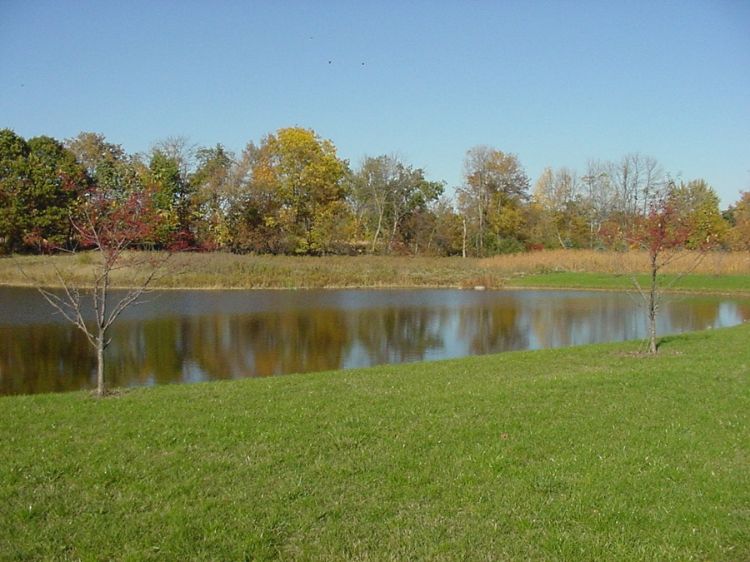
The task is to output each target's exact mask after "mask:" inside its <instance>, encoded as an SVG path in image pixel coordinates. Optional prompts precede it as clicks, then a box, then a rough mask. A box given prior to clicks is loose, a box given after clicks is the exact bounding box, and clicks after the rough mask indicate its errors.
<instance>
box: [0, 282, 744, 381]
mask: <svg viewBox="0 0 750 562" xmlns="http://www.w3.org/2000/svg"><path fill="white" fill-rule="evenodd" d="M637 299H638V298H637V297H635V296H633V295H629V294H624V293H608V292H586V291H482V292H478V291H458V290H382V291H373V290H324V291H323V290H320V291H318V290H300V291H165V292H156V293H152V294H150V295H149V296H148V302H147V303H145V304H142V305H140V306H137V307H131V308H130V309H128V310H127V311H126V312H125V313H124V314H123V315H122V316H121V317H120V319H119V320H118V322H117V323H115V325H114V327H113V329H112V331H111V336H112V344H111V346H110V347H109V349H108V350H107V361H108V363H107V373H106V375H107V377H108V381H109V384H110V385H112V386H135V385H152V384H166V383H177V382H180V383H185V382H197V381H207V380H219V379H234V378H241V377H254V376H269V375H278V374H284V373H294V372H309V371H320V370H327V369H342V368H350V367H359V366H366V365H376V364H381V363H401V362H407V361H421V360H430V359H442V358H448V357H461V356H465V355H475V354H483V353H495V352H500V351H508V350H515V349H540V348H545V347H560V346H568V345H577V344H585V343H593V342H605V341H619V340H626V339H637V338H643V337H644V334H645V323H646V320H645V312H644V310H643V307H642V306H641V305H640V303H639V301H638V300H637ZM747 320H750V302H748V301H747V300H744V301H741V300H735V299H730V298H720V297H690V298H687V297H675V298H672V299H671V300H670V301H669V302H668V303H666V304H665V306H664V308H663V310H662V311H661V314H660V319H659V327H658V329H659V333H660V334H665V333H675V332H683V331H687V330H697V329H704V328H708V327H713V328H718V327H722V326H730V325H734V324H738V323H741V322H744V321H747ZM95 368H96V365H95V356H94V353H93V352H92V349H91V348H90V346H89V344H88V343H87V341H86V339H85V336H84V335H83V334H82V333H80V332H79V331H78V330H77V329H76V328H74V327H72V326H70V325H68V324H66V323H65V321H64V320H63V319H61V318H60V317H59V315H56V314H53V313H52V309H51V308H50V307H49V305H48V304H47V303H46V302H44V301H43V300H42V298H41V297H40V296H39V295H38V293H36V292H35V291H34V290H31V289H18V288H3V287H0V394H27V393H38V392H59V391H67V390H76V389H83V388H92V387H93V386H94V373H95Z"/></svg>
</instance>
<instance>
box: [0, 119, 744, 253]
mask: <svg viewBox="0 0 750 562" xmlns="http://www.w3.org/2000/svg"><path fill="white" fill-rule="evenodd" d="M463 166H464V168H463V182H462V185H460V186H456V189H455V194H454V195H453V196H449V195H448V194H447V193H446V185H445V183H444V182H436V181H430V180H428V179H427V178H426V173H425V170H424V169H423V168H419V167H416V166H414V165H412V164H410V163H408V162H406V161H404V159H403V158H400V157H398V156H395V155H380V156H372V157H366V158H364V159H363V161H362V162H361V163H360V164H359V165H358V166H356V167H352V166H351V165H350V163H349V162H347V161H346V160H344V159H342V158H340V157H339V156H338V154H337V150H336V147H335V146H334V144H333V143H332V142H331V141H330V140H327V139H323V138H321V137H320V136H319V135H318V134H317V133H316V132H315V131H313V130H311V129H305V128H298V127H292V128H283V129H279V130H278V131H276V132H273V133H270V134H268V135H266V136H265V137H264V138H262V140H261V141H260V143H259V144H255V143H254V142H250V143H249V144H248V145H247V146H246V147H245V149H244V150H243V151H242V152H241V153H239V154H234V153H232V152H231V151H229V150H227V149H226V148H225V147H224V146H222V145H221V144H217V145H216V146H213V147H195V146H192V145H190V144H189V143H188V142H187V141H186V140H184V139H181V138H171V139H167V140H165V141H162V142H159V143H157V144H156V145H155V146H154V147H153V148H152V149H151V150H150V151H149V152H148V153H146V154H128V153H127V152H126V151H125V150H123V148H122V147H121V146H120V145H117V144H114V143H111V142H109V141H108V140H107V139H106V138H105V137H104V136H103V135H100V134H97V133H90V132H83V133H80V134H79V135H78V136H76V137H75V138H72V139H67V140H64V141H59V140H57V139H54V138H52V137H49V136H39V137H34V138H31V139H28V140H26V139H24V138H23V137H21V136H20V135H18V134H16V133H15V132H13V131H12V130H10V129H3V130H0V252H2V253H6V254H8V253H14V252H27V253H44V252H51V251H57V250H60V249H65V250H74V249H76V248H86V247H89V246H90V245H91V244H92V241H91V240H90V237H88V236H86V235H85V234H86V233H84V232H82V230H81V229H80V228H76V224H81V222H80V221H78V222H77V221H76V220H75V218H76V217H80V216H81V213H83V212H91V209H92V208H102V204H105V203H106V204H107V205H108V206H110V207H111V208H120V209H123V210H125V211H127V212H126V213H124V214H122V217H123V218H122V221H125V216H126V215H127V221H126V222H127V225H128V228H129V229H130V231H129V232H130V235H131V236H135V237H136V242H137V244H136V245H137V246H139V247H143V248H156V249H159V248H167V247H175V246H177V247H180V248H182V249H193V250H204V251H210V250H228V251H231V252H237V253H270V254H299V255H323V254H360V253H371V254H401V255H403V254H413V255H463V256H480V257H481V256H490V255H495V254H500V253H509V252H519V251H526V250H533V249H543V248H602V249H626V248H627V247H632V246H633V245H634V244H635V240H636V239H635V238H634V235H633V233H634V232H636V231H637V229H638V228H641V229H642V228H643V225H644V224H646V223H647V222H648V218H649V216H654V214H653V213H654V210H655V209H657V208H660V209H662V210H663V209H665V208H668V209H669V213H668V214H669V216H670V217H679V220H678V222H679V225H680V228H681V229H682V230H681V232H683V233H686V235H685V236H683V237H682V238H681V239H682V240H683V245H684V246H685V247H688V248H690V247H694V248H701V247H705V246H706V242H707V241H709V240H710V241H711V242H712V244H711V245H712V247H716V246H720V247H723V248H727V249H737V250H750V192H746V193H741V194H740V198H739V200H738V201H737V202H736V203H735V204H734V205H732V206H731V207H730V208H729V209H726V210H724V212H721V210H720V209H719V198H718V196H717V195H716V192H715V191H714V190H713V188H712V187H711V186H710V185H709V184H708V183H707V182H706V181H704V180H703V179H694V180H688V181H682V180H677V179H675V178H672V177H670V176H669V175H668V174H667V173H666V172H665V171H664V170H663V169H662V168H661V167H660V165H659V163H658V162H657V161H656V160H655V159H653V158H650V157H647V156H643V155H640V154H630V155H626V156H624V157H623V158H621V159H620V160H619V161H615V162H609V161H594V160H592V161H590V162H589V163H588V164H587V166H586V168H585V169H584V170H582V171H580V172H577V171H575V170H571V169H568V168H559V169H552V168H547V169H545V170H544V171H543V173H542V174H541V175H540V177H539V178H537V179H536V181H535V182H534V184H533V185H532V183H531V181H530V179H529V177H528V175H527V173H526V171H525V170H524V168H523V166H522V164H521V162H520V160H519V158H518V156H517V155H515V154H512V153H508V152H503V151H501V150H498V149H496V148H493V147H489V146H476V147H473V148H471V149H469V150H468V151H467V153H466V156H465V159H464V162H463ZM92 202H95V203H96V205H94V206H93V207H92V205H91V203H92ZM97 206H98V207H97ZM662 214H663V213H662ZM111 216H112V217H114V218H115V219H117V217H118V216H119V215H117V214H116V213H115V214H114V215H111ZM134 217H136V220H135V223H140V224H138V225H137V226H139V227H140V228H138V229H136V230H134ZM111 224H116V220H115V222H114V223H111Z"/></svg>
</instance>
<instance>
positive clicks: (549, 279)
mask: <svg viewBox="0 0 750 562" xmlns="http://www.w3.org/2000/svg"><path fill="white" fill-rule="evenodd" d="M634 279H635V280H637V281H638V283H639V284H640V285H641V287H643V288H644V289H645V288H648V287H649V283H650V279H649V276H648V275H646V274H642V273H638V274H634V275H613V274H610V273H588V272H553V273H532V274H530V275H523V276H516V277H513V278H512V279H510V280H508V282H507V284H506V286H508V287H535V288H571V289H572V288H575V289H606V290H613V291H633V290H636V289H635V288H636V286H635V284H634V282H633V280H634ZM659 283H660V286H661V287H663V288H666V289H668V290H674V291H682V292H695V293H726V294H739V295H747V294H750V275H705V274H690V275H685V276H681V275H678V274H666V275H660V276H659Z"/></svg>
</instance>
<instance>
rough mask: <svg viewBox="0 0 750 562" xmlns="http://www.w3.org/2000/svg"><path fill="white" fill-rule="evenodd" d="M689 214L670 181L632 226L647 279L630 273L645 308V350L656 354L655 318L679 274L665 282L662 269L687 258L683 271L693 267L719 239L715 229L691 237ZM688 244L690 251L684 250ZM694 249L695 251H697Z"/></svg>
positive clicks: (632, 237) (632, 239)
mask: <svg viewBox="0 0 750 562" xmlns="http://www.w3.org/2000/svg"><path fill="white" fill-rule="evenodd" d="M691 219H692V217H691V215H690V214H689V213H686V212H685V211H684V209H682V210H681V209H680V198H679V191H678V189H677V188H676V187H675V186H674V185H672V186H671V187H670V188H669V190H668V192H667V194H666V195H665V196H663V197H662V198H661V199H658V200H655V201H653V202H652V203H651V207H650V210H649V212H648V214H647V215H646V216H645V217H642V218H641V219H640V220H638V221H637V222H636V224H635V226H634V228H633V230H632V233H633V234H632V236H631V242H632V243H633V244H635V245H637V246H638V247H640V248H643V249H645V250H646V251H647V253H648V260H649V283H648V286H646V287H643V286H642V285H641V284H640V283H639V282H638V279H637V278H636V277H635V276H633V278H632V279H633V283H634V284H635V286H636V289H637V290H638V293H639V294H640V295H641V297H642V298H643V300H644V303H645V305H646V308H647V312H648V330H647V331H648V351H649V353H650V354H656V352H657V350H658V345H657V339H656V319H657V315H658V312H659V309H660V307H661V303H662V301H663V297H664V291H665V290H668V289H669V288H671V287H672V286H674V284H675V283H676V282H677V281H678V280H679V279H680V277H681V276H682V275H684V273H683V274H682V275H677V276H675V277H674V278H673V279H672V281H670V282H669V283H666V284H665V283H664V282H663V280H662V277H661V273H662V271H663V270H664V268H666V267H667V266H668V265H670V264H672V263H674V262H675V261H677V260H679V259H690V260H692V262H691V263H688V264H687V267H686V268H685V272H689V271H691V270H692V269H694V268H695V267H696V266H697V265H698V264H699V263H700V261H701V260H702V258H703V256H704V253H705V252H706V251H707V250H709V249H711V248H713V247H714V246H715V245H716V242H717V240H718V232H711V231H709V232H705V233H704V234H705V236H704V238H703V239H702V240H701V241H700V243H697V242H694V239H693V237H692V235H693V231H692V224H691ZM688 248H690V249H692V250H694V251H693V252H692V253H688V252H685V250H687V249H688ZM696 251H697V253H696Z"/></svg>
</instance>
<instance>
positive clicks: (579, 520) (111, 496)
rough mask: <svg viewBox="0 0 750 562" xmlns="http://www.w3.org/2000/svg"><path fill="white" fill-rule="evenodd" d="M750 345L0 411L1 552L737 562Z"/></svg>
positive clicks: (31, 402) (712, 340)
mask: <svg viewBox="0 0 750 562" xmlns="http://www.w3.org/2000/svg"><path fill="white" fill-rule="evenodd" d="M749 339H750V325H743V326H739V327H736V328H731V329H725V330H715V331H712V332H702V333H695V334H690V335H681V336H674V337H670V338H667V339H666V340H665V341H664V343H663V345H662V347H661V350H660V355H659V356H658V357H655V358H653V357H644V356H641V355H639V354H637V353H636V351H637V350H638V348H639V345H638V344H637V343H625V344H608V345H597V346H587V347H579V348H567V349H557V350H547V351H535V352H518V353H506V354H502V355H495V356H483V357H471V358H466V359H461V360H452V361H443V362H436V363H419V364H410V365H400V366H384V367H376V368H371V369H361V370H353V371H343V372H336V373H319V374H312V375H299V376H297V375H292V376H288V377H282V378H275V379H247V380H242V381H236V382H227V383H207V384H195V385H187V386H164V387H156V388H150V389H137V390H129V391H126V392H124V393H123V394H120V395H118V396H115V397H112V398H107V399H104V400H96V399H93V398H91V397H90V396H89V395H87V394H83V393H72V394H57V395H37V396H28V397H6V398H0V458H1V459H2V463H0V506H2V508H1V509H0V558H2V559H7V560H55V559H59V560H66V559H67V560H77V559H83V560H272V559H282V560H296V559H301V560H326V561H328V560H574V561H578V560H738V561H739V560H747V559H750V512H748V505H750V470H748V451H749V450H750V384H749V383H750V346H748V345H747V343H748V341H749Z"/></svg>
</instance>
